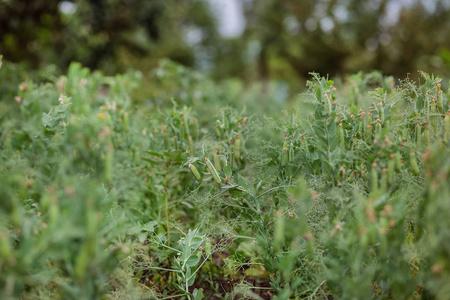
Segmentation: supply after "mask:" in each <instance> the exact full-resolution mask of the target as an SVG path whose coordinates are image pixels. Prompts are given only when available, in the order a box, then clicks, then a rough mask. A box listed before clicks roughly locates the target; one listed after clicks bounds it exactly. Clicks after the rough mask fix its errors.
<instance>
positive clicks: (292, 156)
mask: <svg viewBox="0 0 450 300" xmlns="http://www.w3.org/2000/svg"><path fill="white" fill-rule="evenodd" d="M293 161H294V144H293V143H292V142H291V147H289V162H290V163H292V162H293Z"/></svg>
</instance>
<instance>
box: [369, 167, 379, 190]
mask: <svg viewBox="0 0 450 300" xmlns="http://www.w3.org/2000/svg"><path fill="white" fill-rule="evenodd" d="M370 177H371V178H370V179H371V181H372V192H377V191H378V172H377V169H376V168H375V167H372V169H371V170H370Z"/></svg>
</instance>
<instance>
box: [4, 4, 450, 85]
mask: <svg viewBox="0 0 450 300" xmlns="http://www.w3.org/2000/svg"><path fill="white" fill-rule="evenodd" d="M226 2H227V1H226V0H225V1H224V0H222V1H217V0H185V1H181V2H180V1H176V0H152V1H148V0H76V1H75V0H21V1H8V0H3V1H0V53H2V54H4V55H5V56H6V57H7V58H8V60H10V61H14V62H17V63H19V62H20V63H26V64H27V65H28V66H31V67H33V68H41V67H43V66H46V65H47V64H56V65H57V66H58V67H59V68H60V69H61V70H63V72H65V71H66V70H67V68H68V66H69V64H70V62H71V61H78V62H81V63H82V64H83V65H84V66H87V67H89V68H92V69H101V70H103V71H104V72H107V74H115V73H116V72H123V71H125V70H126V69H127V68H130V67H132V68H138V69H139V70H141V71H143V73H144V75H146V72H147V71H148V70H149V69H150V68H154V67H155V66H156V64H157V61H158V60H159V59H161V58H170V59H171V60H174V61H177V62H180V63H182V64H183V65H185V66H190V67H196V68H201V69H203V70H208V71H209V72H211V74H213V75H214V76H215V78H228V77H231V76H232V77H239V78H244V79H246V80H249V79H264V80H266V79H276V80H283V81H286V82H289V83H290V84H291V85H293V86H294V88H295V89H299V88H301V87H303V85H304V82H305V81H306V80H307V79H308V72H311V71H315V72H319V73H324V74H331V75H332V76H335V75H342V74H346V73H354V72H358V71H360V70H363V71H366V72H367V71H371V70H374V69H377V70H381V71H382V72H383V73H385V74H389V75H394V76H398V77H404V76H405V75H406V74H408V73H410V74H411V76H416V75H417V72H416V71H417V69H420V70H423V71H426V72H429V73H433V72H434V73H439V74H441V75H442V76H448V75H449V74H448V67H449V65H450V52H449V51H450V5H449V2H448V1H447V0H409V1H399V0H378V1H367V0H352V1H348V0H333V1H331V0H322V1H311V0H283V1H278V0H264V1H248V0H247V1H240V0H238V1H232V0H229V2H231V3H235V4H236V6H237V7H238V13H239V12H240V13H241V14H242V15H243V16H242V18H243V19H244V20H243V22H244V23H245V24H244V25H245V27H244V28H242V30H243V32H242V34H241V35H240V36H239V35H238V36H235V37H232V38H227V37H223V36H221V35H220V34H219V29H220V28H221V27H220V26H219V25H220V23H221V22H219V21H223V22H224V23H235V22H236V20H235V18H237V16H235V17H234V18H229V19H227V20H221V19H220V17H222V16H223V15H225V14H226V11H225V9H219V11H217V12H216V13H214V10H213V9H210V6H211V4H212V3H216V4H217V3H226ZM213 7H214V5H213ZM217 17H219V19H217ZM414 78H417V77H414Z"/></svg>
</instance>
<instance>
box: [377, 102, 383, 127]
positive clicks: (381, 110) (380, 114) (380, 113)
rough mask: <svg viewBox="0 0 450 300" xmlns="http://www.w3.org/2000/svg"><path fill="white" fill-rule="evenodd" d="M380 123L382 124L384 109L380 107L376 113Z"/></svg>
mask: <svg viewBox="0 0 450 300" xmlns="http://www.w3.org/2000/svg"><path fill="white" fill-rule="evenodd" d="M378 113H379V117H380V121H381V123H384V107H383V106H380V110H379V111H378Z"/></svg>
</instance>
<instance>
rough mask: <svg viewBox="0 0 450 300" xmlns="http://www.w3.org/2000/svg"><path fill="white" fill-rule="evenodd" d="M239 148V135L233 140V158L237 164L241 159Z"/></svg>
mask: <svg viewBox="0 0 450 300" xmlns="http://www.w3.org/2000/svg"><path fill="white" fill-rule="evenodd" d="M240 147H241V139H240V138H239V135H236V138H235V140H234V157H235V158H236V161H237V162H239V159H240V158H241V154H240Z"/></svg>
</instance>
